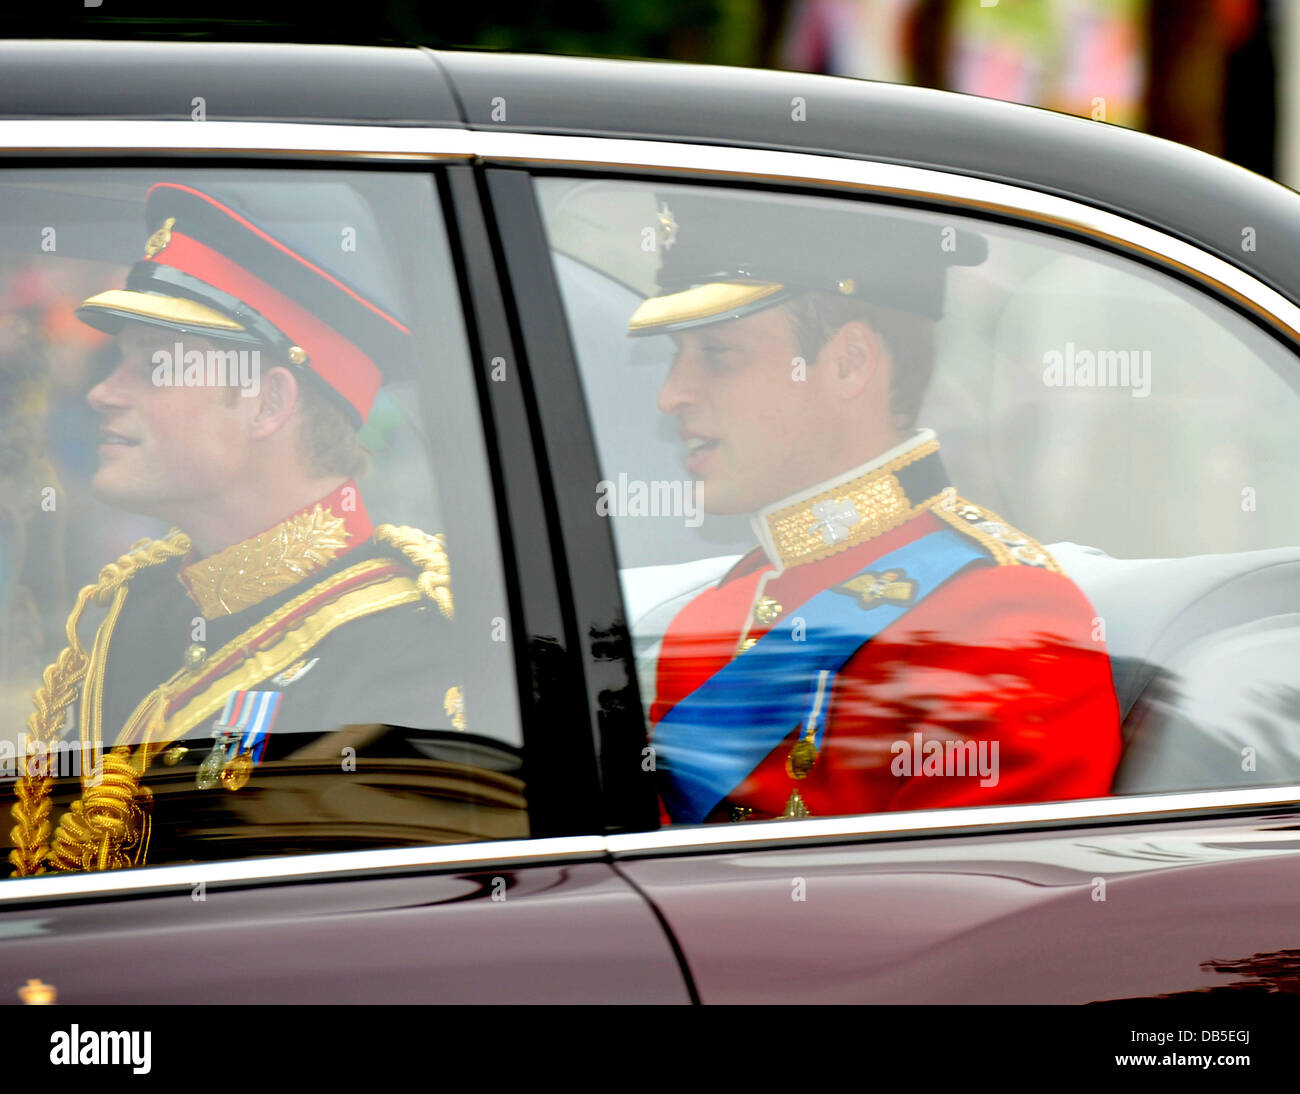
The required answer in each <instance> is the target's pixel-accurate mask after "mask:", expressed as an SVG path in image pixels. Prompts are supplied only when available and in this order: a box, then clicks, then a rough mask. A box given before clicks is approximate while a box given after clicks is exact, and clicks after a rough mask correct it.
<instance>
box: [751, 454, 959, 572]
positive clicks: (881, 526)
mask: <svg viewBox="0 0 1300 1094" xmlns="http://www.w3.org/2000/svg"><path fill="white" fill-rule="evenodd" d="M938 452H939V442H938V441H937V440H935V439H934V435H933V434H932V433H931V434H928V436H924V435H923V436H920V437H919V438H918V441H917V443H914V444H912V445H911V446H909V447H908V448H906V449H904V450H903V451H902V452H900V453H899V454H898V455H895V456H893V457H892V458H890V459H887V460H886V461H885V462H883V463H880V464H879V465H877V466H875V467H869V469H868V470H865V471H862V470H859V472H858V473H857V474H856V475H855V474H854V473H853V472H849V473H848V474H847V475H845V476H844V477H842V478H840V479H839V480H837V481H833V482H827V483H822V484H820V485H819V486H818V487H816V488H814V489H813V490H810V491H808V492H807V493H806V494H805V495H804V496H803V497H802V498H799V497H796V498H791V499H789V500H787V501H786V502H784V503H777V504H776V505H773V506H771V507H770V508H767V509H764V510H762V511H761V512H760V513H759V514H758V516H757V517H756V518H755V519H756V522H757V525H758V528H759V535H760V542H763V543H765V544H768V546H765V548H764V549H765V550H767V552H768V556H769V557H770V558H771V559H772V561H773V562H777V561H778V560H779V562H780V566H781V568H783V569H788V568H790V567H791V566H799V565H802V564H803V563H806V562H817V561H819V560H821V559H823V558H827V557H829V556H830V555H833V554H837V553H838V552H840V551H844V550H847V549H848V548H850V547H856V546H857V545H858V544H860V543H865V542H867V540H869V539H874V538H875V537H876V536H879V535H881V534H882V533H884V532H888V531H890V530H891V529H894V528H897V527H898V526H899V525H900V524H902V523H903V522H904V521H907V520H910V519H911V518H912V517H914V516H916V515H917V514H919V513H921V512H922V511H923V510H925V509H926V508H928V507H929V506H931V505H933V504H934V503H935V502H936V501H937V500H938V499H939V497H940V494H941V490H942V487H943V481H946V480H944V479H943V471H942V467H941V465H940V464H939V457H938Z"/></svg>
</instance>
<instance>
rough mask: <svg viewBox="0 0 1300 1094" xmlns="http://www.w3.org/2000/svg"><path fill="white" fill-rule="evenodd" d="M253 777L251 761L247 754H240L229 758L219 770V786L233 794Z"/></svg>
mask: <svg viewBox="0 0 1300 1094" xmlns="http://www.w3.org/2000/svg"><path fill="white" fill-rule="evenodd" d="M252 775H253V759H252V757H251V756H250V755H249V754H248V753H247V752H240V753H238V754H236V755H235V756H234V757H232V758H231V760H230V762H229V763H227V764H226V766H225V767H223V768H222V769H221V775H220V776H219V777H220V779H221V785H222V786H224V787H225V788H226V789H227V790H229V791H231V792H234V791H236V790H239V789H240V788H241V787H244V786H246V785H248V780H249V779H250V778H252Z"/></svg>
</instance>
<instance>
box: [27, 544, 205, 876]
mask: <svg viewBox="0 0 1300 1094" xmlns="http://www.w3.org/2000/svg"><path fill="white" fill-rule="evenodd" d="M189 549H190V541H189V537H188V536H186V535H184V534H183V533H182V532H179V531H176V530H173V531H172V532H171V533H170V534H169V535H167V536H166V537H165V538H164V539H159V540H149V539H144V540H141V541H140V542H139V543H137V544H135V545H134V546H133V547H132V548H131V550H130V551H129V552H128V553H127V554H125V555H123V556H122V557H121V558H119V559H118V560H117V561H116V562H111V563H109V564H108V565H107V566H105V567H104V568H103V569H102V570H101V571H100V572H99V577H98V579H97V580H96V581H95V583H94V584H93V585H87V586H86V587H85V588H83V589H82V590H81V592H79V593H78V594H77V601H76V604H74V605H73V608H72V612H71V614H70V615H69V616H68V623H67V636H68V644H67V646H66V647H65V648H64V650H63V652H62V653H60V654H59V656H58V657H57V658H56V659H55V661H54V663H53V664H52V665H49V666H48V667H47V668H46V669H45V673H44V675H43V677H42V682H41V686H40V687H39V688H38V689H37V690H36V695H35V698H34V699H33V702H34V704H35V707H36V709H35V711H33V712H32V715H31V717H29V718H28V719H27V729H28V733H29V735H30V737H31V739H32V740H34V741H38V742H40V743H41V744H42V745H46V746H48V745H49V744H50V742H52V741H54V740H55V739H57V738H58V736H59V734H60V732H61V730H62V729H63V725H64V722H65V721H66V720H67V710H68V707H69V706H71V705H72V703H73V702H74V701H75V700H76V697H77V688H78V685H80V683H81V681H82V679H83V678H84V677H85V675H86V671H87V669H88V668H89V666H90V657H89V655H88V654H87V653H86V651H85V649H84V648H83V647H82V645H81V640H80V639H79V638H78V636H77V625H78V624H79V623H80V622H81V616H82V614H83V613H84V612H85V610H86V608H87V606H88V605H90V604H91V603H94V604H96V605H99V606H101V607H102V606H104V605H109V604H110V603H111V605H112V606H111V608H110V610H112V611H120V610H121V604H122V601H123V600H124V599H125V596H126V589H127V582H129V581H130V580H131V578H132V577H133V576H134V575H135V573H136V572H137V571H139V570H142V569H145V568H147V567H149V566H156V565H158V564H159V563H162V562H166V561H167V560H168V559H170V558H175V557H177V556H178V555H184V554H185V553H186V552H187V551H189ZM47 753H48V749H47ZM42 763H43V760H42V757H41V756H40V753H39V752H38V753H36V754H33V755H29V756H28V757H27V758H26V759H25V761H24V765H23V774H22V777H21V778H20V779H19V780H18V782H17V784H16V785H15V788H14V791H15V794H16V796H17V800H16V801H15V802H14V806H13V818H14V827H13V829H12V831H11V833H10V836H11V838H12V840H13V844H14V848H13V850H12V851H10V852H9V861H10V862H11V863H13V866H14V874H13V876H14V877H30V876H32V875H33V874H40V873H44V872H45V869H46V859H47V857H49V856H50V848H49V844H48V841H49V838H50V790H51V788H52V786H53V782H54V780H53V777H52V776H51V775H50V774H48V772H47V771H46V770H42V769H41V766H40V765H41V764H42ZM139 778H140V776H139V774H137V773H134V772H132V771H131V769H130V764H129V762H123V760H122V758H121V756H120V754H119V751H118V750H117V749H114V751H113V753H112V754H110V755H109V756H106V757H105V758H104V769H103V772H102V777H101V778H100V779H99V781H98V783H97V784H96V785H93V786H88V787H87V792H86V794H85V795H84V797H83V800H82V801H81V802H79V803H78V804H79V805H80V806H81V809H80V810H79V811H76V812H75V813H69V814H68V817H69V818H70V820H69V824H70V825H71V826H79V827H78V828H77V830H78V832H80V833H81V835H83V836H84V837H85V838H86V839H87V840H88V841H94V845H95V849H96V853H95V862H94V864H92V865H89V866H86V865H81V864H80V859H81V856H78V859H79V864H78V865H77V866H63V865H61V864H60V865H57V866H56V867H55V868H56V869H104V868H106V866H107V864H109V863H113V864H116V863H117V862H118V861H119V860H120V858H121V856H122V855H123V854H130V853H132V851H133V841H134V843H137V844H138V843H139V842H140V841H141V840H144V841H145V842H146V843H147V840H148V831H147V825H148V822H147V816H146V813H145V809H146V806H141V805H137V804H136V795H135V790H136V787H137V786H138V784H139ZM128 783H129V784H130V786H129V787H128ZM124 794H127V795H128V796H127V797H126V798H123V795H124ZM125 802H130V803H131V805H130V807H129V808H128V807H126V806H125V805H124V803H125ZM74 810H75V806H74ZM63 827H64V826H63V825H62V824H60V838H59V839H56V841H55V850H56V852H57V853H58V854H59V855H60V856H63V857H66V856H67V855H68V854H69V853H70V851H69V847H68V844H67V843H66V841H65V840H64V839H63V838H62V835H63ZM101 861H102V862H103V863H105V864H106V865H104V866H100V865H98V863H99V862H101ZM51 865H54V863H51Z"/></svg>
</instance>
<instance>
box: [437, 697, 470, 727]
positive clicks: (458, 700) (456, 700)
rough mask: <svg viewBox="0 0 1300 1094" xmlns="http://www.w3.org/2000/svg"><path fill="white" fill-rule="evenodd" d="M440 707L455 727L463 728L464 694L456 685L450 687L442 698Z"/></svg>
mask: <svg viewBox="0 0 1300 1094" xmlns="http://www.w3.org/2000/svg"><path fill="white" fill-rule="evenodd" d="M442 709H443V711H444V712H445V713H446V715H447V717H448V718H450V719H451V724H452V725H453V726H454V727H455V728H456V729H464V728H465V695H464V693H463V692H462V691H461V690H460V688H458V687H450V688H448V689H447V694H446V695H444V696H443V699H442Z"/></svg>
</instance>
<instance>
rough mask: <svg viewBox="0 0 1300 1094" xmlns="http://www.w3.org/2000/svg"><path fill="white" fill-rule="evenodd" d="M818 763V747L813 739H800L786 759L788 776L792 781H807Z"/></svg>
mask: <svg viewBox="0 0 1300 1094" xmlns="http://www.w3.org/2000/svg"><path fill="white" fill-rule="evenodd" d="M816 762H817V746H816V745H815V744H813V742H812V738H811V737H800V738H799V740H797V741H796V742H795V745H794V747H793V748H792V749H790V754H789V755H788V756H787V757H786V758H785V770H786V774H788V775H789V776H790V778H792V779H806V778H807V777H808V772H809V771H811V770H812V769H813V764H815V763H816Z"/></svg>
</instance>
